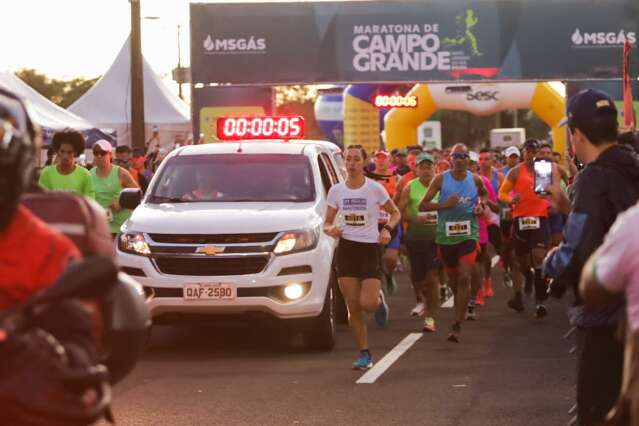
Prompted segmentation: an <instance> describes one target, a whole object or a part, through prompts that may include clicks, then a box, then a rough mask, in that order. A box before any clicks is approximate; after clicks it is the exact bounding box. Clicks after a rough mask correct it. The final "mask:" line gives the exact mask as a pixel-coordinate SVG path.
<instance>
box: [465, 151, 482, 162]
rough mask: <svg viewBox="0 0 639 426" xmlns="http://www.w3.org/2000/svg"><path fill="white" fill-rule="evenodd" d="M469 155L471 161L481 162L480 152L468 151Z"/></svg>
mask: <svg viewBox="0 0 639 426" xmlns="http://www.w3.org/2000/svg"><path fill="white" fill-rule="evenodd" d="M468 155H469V156H470V161H474V162H475V163H479V154H478V153H476V152H475V151H470V152H469V153H468Z"/></svg>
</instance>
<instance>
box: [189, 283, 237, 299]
mask: <svg viewBox="0 0 639 426" xmlns="http://www.w3.org/2000/svg"><path fill="white" fill-rule="evenodd" d="M182 297H183V298H184V299H186V300H232V299H235V288H234V287H231V286H230V285H227V284H189V285H186V286H184V289H183V290H182Z"/></svg>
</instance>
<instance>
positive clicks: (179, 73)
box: [144, 16, 184, 100]
mask: <svg viewBox="0 0 639 426" xmlns="http://www.w3.org/2000/svg"><path fill="white" fill-rule="evenodd" d="M144 19H147V20H149V21H156V20H159V19H160V17H159V16H145V17H144ZM181 30H182V26H181V25H180V24H178V25H177V51H178V60H177V68H176V69H175V70H173V80H174V81H175V82H176V83H177V85H178V96H179V97H180V99H182V100H184V96H183V95H182V84H183V83H184V70H183V69H182V47H181V46H180V41H181Z"/></svg>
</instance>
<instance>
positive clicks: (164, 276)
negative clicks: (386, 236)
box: [117, 140, 343, 350]
mask: <svg viewBox="0 0 639 426" xmlns="http://www.w3.org/2000/svg"><path fill="white" fill-rule="evenodd" d="M340 158H341V153H340V151H339V148H337V147H335V146H334V145H332V144H330V143H329V142H325V141H308V140H304V141H302V140H291V141H283V140H282V141H279V140H276V141H272V140H269V141H256V140H252V141H237V142H224V143H216V144H207V145H197V146H187V147H182V148H179V149H177V150H175V151H173V152H171V153H170V154H169V156H168V157H167V158H166V159H165V160H164V162H163V163H162V165H161V166H160V168H159V169H158V171H157V173H156V175H155V176H154V178H153V180H152V182H151V184H150V186H149V189H148V191H147V194H146V195H145V196H144V198H143V199H140V196H139V195H138V196H137V197H138V198H137V199H135V197H133V198H132V200H129V202H128V206H130V207H133V206H135V205H137V204H138V203H139V205H138V206H137V208H135V210H134V212H133V214H132V216H131V218H130V219H129V220H128V221H127V223H125V225H123V227H122V232H121V234H119V235H118V240H117V258H118V261H119V264H120V267H121V268H122V270H123V271H125V272H127V273H128V274H130V275H132V276H134V277H135V278H136V280H138V281H139V282H140V283H141V284H142V285H143V286H144V288H145V291H146V294H147V303H148V306H149V309H150V312H151V315H152V316H153V317H154V318H155V319H159V318H162V317H165V318H164V319H168V318H170V317H171V316H175V315H177V316H184V315H189V314H198V315H202V314H204V315H227V314H231V315H232V314H255V313H258V315H263V314H266V315H267V316H269V317H273V318H276V319H278V320H284V321H285V322H288V323H290V324H291V325H292V326H295V327H296V328H297V329H299V330H301V331H302V333H303V340H304V344H305V346H307V347H308V348H311V349H319V350H330V349H332V347H333V345H334V339H335V318H336V314H335V308H336V304H337V302H336V301H337V300H338V297H337V292H338V289H337V282H336V281H337V280H336V278H335V274H334V271H333V267H332V266H333V265H332V263H333V254H334V251H335V247H336V243H337V242H336V241H335V240H334V239H333V238H331V237H328V236H327V235H325V234H324V233H323V232H322V223H323V216H324V213H325V210H326V195H327V193H328V190H329V188H330V187H331V186H332V185H334V184H336V183H338V182H340V181H342V180H343V175H342V171H341V164H340V163H339V161H340ZM131 194H133V193H131ZM123 195H124V194H123ZM127 195H130V194H127ZM123 198H126V197H123ZM340 300H341V298H340ZM339 308H341V306H340V307H339Z"/></svg>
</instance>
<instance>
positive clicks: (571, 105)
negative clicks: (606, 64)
mask: <svg viewBox="0 0 639 426" xmlns="http://www.w3.org/2000/svg"><path fill="white" fill-rule="evenodd" d="M567 109H568V116H567V117H566V119H565V120H564V121H563V122H562V123H561V124H562V125H565V124H568V125H569V126H571V127H587V126H588V125H589V124H590V123H591V122H592V121H594V120H595V119H596V118H598V117H604V116H606V115H615V116H616V115H617V107H616V106H615V102H614V101H613V100H612V98H611V97H610V96H609V95H608V94H607V93H605V92H602V91H601V90H597V89H586V90H582V91H580V92H577V93H576V94H575V95H573V96H572V97H571V98H570V100H569V101H568V108H567Z"/></svg>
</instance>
